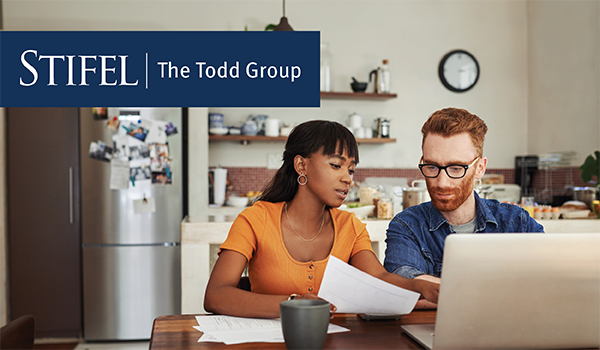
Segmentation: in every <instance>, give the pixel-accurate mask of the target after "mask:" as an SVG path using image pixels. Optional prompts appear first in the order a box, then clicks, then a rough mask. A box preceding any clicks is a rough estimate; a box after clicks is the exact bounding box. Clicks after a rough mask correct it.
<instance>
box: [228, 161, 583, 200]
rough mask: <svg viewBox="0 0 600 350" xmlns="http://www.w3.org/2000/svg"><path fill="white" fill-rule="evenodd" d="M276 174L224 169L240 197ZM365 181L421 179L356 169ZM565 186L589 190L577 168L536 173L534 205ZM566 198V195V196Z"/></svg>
mask: <svg viewBox="0 0 600 350" xmlns="http://www.w3.org/2000/svg"><path fill="white" fill-rule="evenodd" d="M276 172H277V170H274V169H267V168H250V167H228V168H227V178H228V180H229V184H230V185H231V186H232V188H233V192H235V193H238V194H241V195H244V194H246V193H247V192H248V191H262V190H263V189H264V187H265V186H266V185H267V184H268V182H269V180H270V179H271V178H272V177H273V176H274V175H275V173H276ZM486 173H487V174H502V175H504V183H507V184H512V183H515V169H487V172H486ZM367 177H405V178H406V179H407V180H408V183H409V184H410V183H411V181H412V180H416V179H422V178H423V176H422V175H421V173H420V171H419V169H376V168H370V169H364V168H358V169H356V173H355V174H354V181H364V179H365V178H367ZM565 186H575V187H582V186H590V185H589V184H586V183H584V182H583V180H581V171H580V170H579V169H578V168H577V167H564V168H554V169H550V170H538V171H537V172H536V174H535V175H534V177H533V189H534V195H535V197H536V201H538V202H545V201H548V200H549V201H551V200H552V195H563V194H565ZM567 194H568V193H567Z"/></svg>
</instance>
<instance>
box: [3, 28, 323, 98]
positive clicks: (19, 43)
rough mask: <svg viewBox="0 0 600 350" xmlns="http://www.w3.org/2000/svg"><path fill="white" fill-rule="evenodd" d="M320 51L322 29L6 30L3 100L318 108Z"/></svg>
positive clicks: (4, 39)
mask: <svg viewBox="0 0 600 350" xmlns="http://www.w3.org/2000/svg"><path fill="white" fill-rule="evenodd" d="M319 55H320V33H319V32H10V31H8V32H7V31H0V77H1V81H0V106H1V107H95V106H119V107H139V106H144V107H319V106H320V96H319ZM201 68H202V69H201Z"/></svg>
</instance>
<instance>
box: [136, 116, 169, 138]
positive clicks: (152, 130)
mask: <svg viewBox="0 0 600 350" xmlns="http://www.w3.org/2000/svg"><path fill="white" fill-rule="evenodd" d="M142 122H143V125H144V126H146V127H147V128H148V136H147V137H146V140H145V142H146V143H167V133H166V131H167V130H166V129H167V127H166V123H165V122H161V121H157V120H155V121H150V120H147V119H142Z"/></svg>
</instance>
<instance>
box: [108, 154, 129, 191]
mask: <svg viewBox="0 0 600 350" xmlns="http://www.w3.org/2000/svg"><path fill="white" fill-rule="evenodd" d="M127 187H129V159H127V158H113V159H111V160H110V189H111V190H122V189H127Z"/></svg>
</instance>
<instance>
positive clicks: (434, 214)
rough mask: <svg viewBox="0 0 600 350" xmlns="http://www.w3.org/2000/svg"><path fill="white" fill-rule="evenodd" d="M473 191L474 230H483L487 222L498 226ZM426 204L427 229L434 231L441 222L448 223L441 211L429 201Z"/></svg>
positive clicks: (490, 212) (489, 211) (481, 200)
mask: <svg viewBox="0 0 600 350" xmlns="http://www.w3.org/2000/svg"><path fill="white" fill-rule="evenodd" d="M473 192H474V193H473V194H474V195H475V212H476V219H477V220H476V225H477V226H476V228H475V232H480V231H483V230H485V228H486V225H487V224H488V223H490V224H494V225H496V226H498V222H497V221H496V218H495V217H494V215H493V214H492V211H491V210H490V209H489V208H488V207H487V205H485V203H484V202H483V199H481V198H480V197H479V195H478V194H477V192H475V191H473ZM427 204H428V206H427V210H428V211H429V218H428V220H429V222H428V224H429V225H428V226H429V231H436V230H438V229H439V228H440V227H441V226H442V225H443V224H448V225H450V223H449V222H448V220H446V218H445V217H444V216H443V215H442V213H440V211H439V210H437V209H436V208H435V207H434V206H433V204H432V203H431V202H429V203H427Z"/></svg>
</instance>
